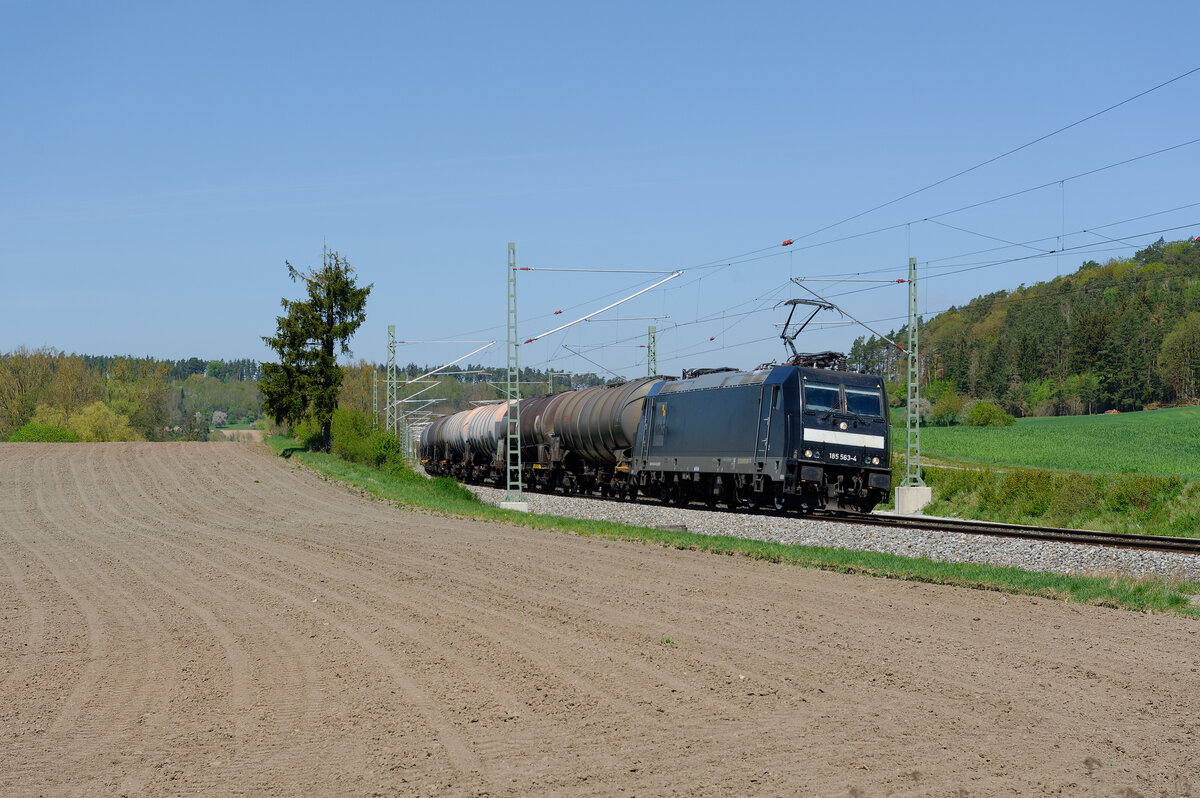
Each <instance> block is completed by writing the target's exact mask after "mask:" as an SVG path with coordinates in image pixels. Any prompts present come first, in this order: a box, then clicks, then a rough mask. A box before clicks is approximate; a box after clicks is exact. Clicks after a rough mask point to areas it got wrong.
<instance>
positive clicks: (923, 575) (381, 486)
mask: <svg viewBox="0 0 1200 798" xmlns="http://www.w3.org/2000/svg"><path fill="white" fill-rule="evenodd" d="M267 443H268V444H269V445H270V446H271V448H273V449H274V450H275V451H276V452H277V453H283V452H284V451H285V450H289V449H290V450H291V452H290V454H291V458H292V459H293V460H296V461H298V462H300V463H302V464H303V465H305V466H307V467H309V468H311V469H313V470H314V471H316V472H317V473H319V474H321V475H322V476H324V477H325V478H328V479H332V480H335V481H337V482H339V483H341V484H343V485H346V486H348V487H352V488H356V489H359V490H362V491H365V492H366V493H368V494H370V495H371V496H374V497H376V498H378V499H382V500H385V501H389V502H393V503H395V504H396V505H398V506H402V507H408V508H419V509H425V510H427V511H431V512H435V513H442V514H446V515H453V516H461V517H465V518H477V519H481V520H487V521H500V522H504V523H509V524H514V525H518V526H524V527H529V528H531V529H539V530H546V531H550V532H559V533H566V534H575V535H581V536H588V537H600V538H605V539H608V540H621V541H635V542H640V543H645V544H652V545H660V546H668V547H671V548H676V549H683V550H690V551H705V552H710V553H713V554H723V555H730V556H733V555H737V556H744V557H750V558H752V559H757V560H767V561H769V562H774V563H782V564H786V565H793V566H799V567H804V568H816V569H820V570H823V571H833V572H837V573H844V574H861V575H866V576H875V577H881V578H885V579H900V580H906V581H912V582H925V583H929V584H937V585H952V586H955V587H966V588H972V589H977V590H994V591H998V592H1003V593H1012V594H1018V595H1028V596H1038V597H1043V598H1048V599H1055V600H1060V601H1069V602H1077V603H1081V604H1092V605H1097V606H1104V607H1113V608H1120V609H1129V610H1137V611H1142V612H1173V613H1176V614H1179V615H1185V616H1189V617H1194V618H1200V607H1197V606H1195V605H1194V604H1192V603H1191V602H1190V600H1189V597H1190V596H1192V595H1196V594H1200V584H1197V583H1194V582H1179V581H1167V580H1160V579H1130V578H1123V577H1079V576H1062V575H1058V574H1048V573H1040V572H1032V571H1024V570H1020V569H1017V568H1001V567H995V566H987V565H974V564H967V563H943V562H935V561H932V560H927V559H923V558H912V557H901V556H898V555H893V554H879V553H874V552H859V551H845V550H841V549H830V548H822V547H815V546H789V545H784V544H780V543H767V542H763V541H756V540H746V539H744V538H736V537H722V536H711V535H699V534H695V533H690V532H674V531H666V530H661V529H649V528H645V527H631V526H623V525H621V524H615V523H611V522H607V521H583V520H579V519H574V518H561V517H558V516H545V515H533V514H527V513H518V512H513V511H509V510H501V509H499V508H498V507H492V506H490V505H487V504H484V503H483V502H480V501H479V500H478V499H477V498H476V497H475V496H474V494H472V493H471V492H470V491H468V490H466V489H465V488H463V487H462V486H461V485H459V484H458V483H457V482H455V481H454V480H453V479H450V478H448V477H442V478H439V479H432V480H430V479H426V478H425V477H423V476H421V475H419V474H417V473H415V472H413V471H412V470H411V469H408V468H406V467H404V466H399V465H391V464H389V465H384V466H382V467H379V468H375V467H371V466H367V465H361V464H358V463H352V462H349V461H347V460H343V459H341V458H338V457H334V456H332V455H327V454H319V453H314V452H307V451H303V450H298V449H296V448H295V447H296V445H297V444H296V441H294V440H292V439H290V438H284V437H272V438H269V439H268V440H267Z"/></svg>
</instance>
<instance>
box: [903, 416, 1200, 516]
mask: <svg viewBox="0 0 1200 798" xmlns="http://www.w3.org/2000/svg"><path fill="white" fill-rule="evenodd" d="M901 435H902V433H901ZM893 440H899V439H898V438H893ZM901 451H902V450H901ZM921 455H922V458H923V459H924V461H925V462H933V463H937V464H938V465H945V466H948V467H945V468H938V467H936V466H935V467H927V468H925V469H924V474H925V480H926V483H927V484H928V485H929V486H930V487H932V488H933V497H934V503H933V504H932V505H931V506H930V507H929V508H928V509H927V510H926V512H928V513H929V514H931V515H950V516H958V517H964V518H980V519H987V520H992V521H1004V522H1008V523H1023V524H1039V525H1047V526H1062V527H1071V528H1088V529H1099V530H1103V531H1107V532H1125V533H1140V534H1151V535H1174V536H1181V537H1200V479H1198V478H1200V407H1181V408H1170V409H1165V410H1148V411H1143V412H1140V413H1121V414H1116V415H1103V416H1062V417H1058V418H1026V419H1020V420H1019V421H1018V422H1017V423H1016V425H1015V426H1011V427H922V428H921ZM893 465H894V467H898V468H900V469H903V467H904V463H903V460H902V459H901V460H900V461H899V463H898V464H893Z"/></svg>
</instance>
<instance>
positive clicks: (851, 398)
mask: <svg viewBox="0 0 1200 798" xmlns="http://www.w3.org/2000/svg"><path fill="white" fill-rule="evenodd" d="M882 399H883V397H882V396H880V394H879V389H877V388H855V387H853V386H850V385H847V386H846V409H847V410H849V411H850V412H851V413H854V414H855V415H858V416H870V417H873V418H882V417H883V402H882Z"/></svg>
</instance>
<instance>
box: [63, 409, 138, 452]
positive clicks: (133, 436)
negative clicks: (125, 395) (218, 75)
mask: <svg viewBox="0 0 1200 798" xmlns="http://www.w3.org/2000/svg"><path fill="white" fill-rule="evenodd" d="M70 425H71V431H72V432H74V433H75V434H76V435H78V436H79V440H81V441H87V442H94V441H137V440H141V436H140V435H138V434H137V432H135V431H134V429H133V427H132V426H130V424H129V418H128V417H127V416H123V415H121V414H120V413H118V412H117V411H115V410H113V409H112V408H110V407H109V406H108V405H106V404H104V403H103V402H92V403H91V404H90V405H88V406H87V407H85V408H83V409H82V410H80V411H79V412H78V413H76V414H75V415H73V416H71V421H70Z"/></svg>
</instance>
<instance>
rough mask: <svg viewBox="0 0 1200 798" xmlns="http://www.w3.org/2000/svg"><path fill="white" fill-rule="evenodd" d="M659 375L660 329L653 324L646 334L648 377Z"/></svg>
mask: <svg viewBox="0 0 1200 798" xmlns="http://www.w3.org/2000/svg"><path fill="white" fill-rule="evenodd" d="M657 373H658V327H657V326H656V325H653V324H651V325H650V329H649V330H648V331H647V332H646V376H647V377H653V376H654V375H655V374H657Z"/></svg>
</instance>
